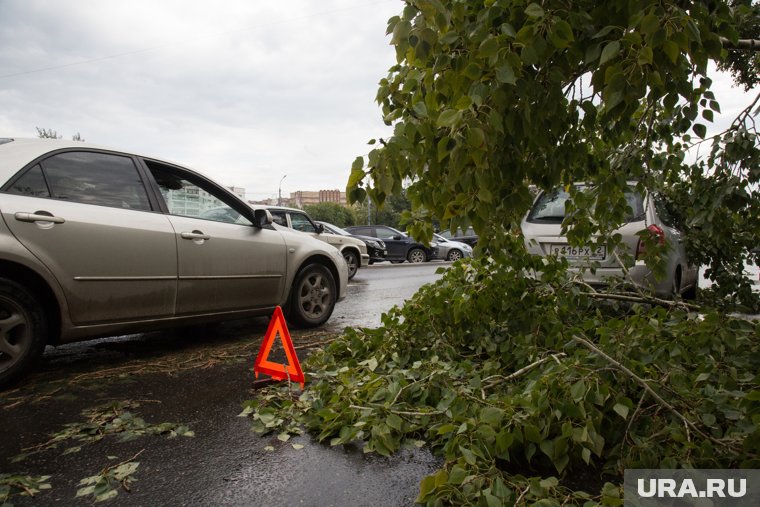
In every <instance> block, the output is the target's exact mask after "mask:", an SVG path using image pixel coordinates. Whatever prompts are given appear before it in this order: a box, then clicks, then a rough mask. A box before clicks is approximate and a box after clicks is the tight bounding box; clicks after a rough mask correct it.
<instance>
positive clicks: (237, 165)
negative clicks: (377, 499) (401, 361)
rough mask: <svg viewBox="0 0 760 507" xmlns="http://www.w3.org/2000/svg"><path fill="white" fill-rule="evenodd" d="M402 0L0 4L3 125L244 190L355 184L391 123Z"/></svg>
mask: <svg viewBox="0 0 760 507" xmlns="http://www.w3.org/2000/svg"><path fill="white" fill-rule="evenodd" d="M402 7H403V4H402V3H401V2H400V1H399V0H320V1H318V2H317V1H313V0H311V1H309V0H289V1H288V2H273V1H266V2H264V1H250V0H225V1H224V2H196V1H187V0H129V1H123V0H119V1H117V0H72V1H69V2H60V1H55V0H0V48H1V49H0V137H36V135H37V133H36V129H35V127H42V128H51V129H54V130H56V131H57V132H58V133H59V134H60V135H62V136H63V137H65V138H68V139H70V138H71V136H72V135H73V134H75V133H77V132H80V133H81V135H82V137H83V138H84V139H85V140H87V141H88V142H93V143H97V144H102V145H107V146H113V147H117V148H120V149H125V150H133V151H137V152H140V153H144V154H148V155H154V156H157V157H161V158H166V159H169V160H172V161H176V162H179V163H182V164H184V165H187V166H190V167H192V168H194V169H198V170H200V171H202V172H204V173H206V174H208V175H210V176H212V177H214V178H215V179H217V180H218V181H220V182H221V183H224V184H226V185H236V186H242V187H245V188H246V190H247V197H248V198H249V199H262V198H267V197H275V196H276V195H277V191H278V185H279V183H280V179H281V178H282V177H283V176H284V175H287V177H286V178H285V179H284V180H283V181H282V190H283V195H286V194H289V192H293V191H296V190H319V189H328V188H340V189H345V186H346V182H347V179H348V173H349V170H350V167H351V163H352V162H353V160H354V158H355V157H356V156H358V155H363V154H366V153H367V152H368V151H369V149H370V146H368V145H367V141H369V140H370V139H372V138H375V137H378V136H384V135H387V134H388V133H389V130H388V127H386V126H385V125H384V124H383V122H382V119H381V113H380V109H379V107H378V106H377V105H376V103H375V101H374V98H375V94H376V92H377V83H378V81H379V80H380V79H381V78H383V77H385V75H386V73H387V70H388V68H389V67H391V66H392V65H393V64H394V63H395V57H394V52H393V49H392V47H391V46H389V45H388V43H389V40H390V39H389V38H388V37H386V35H385V29H386V25H387V21H388V18H390V17H391V16H394V15H397V14H399V13H400V12H401V9H402Z"/></svg>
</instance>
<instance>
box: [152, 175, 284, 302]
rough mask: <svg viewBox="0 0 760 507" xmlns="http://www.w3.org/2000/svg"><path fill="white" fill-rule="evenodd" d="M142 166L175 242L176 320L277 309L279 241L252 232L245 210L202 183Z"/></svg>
mask: <svg viewBox="0 0 760 507" xmlns="http://www.w3.org/2000/svg"><path fill="white" fill-rule="evenodd" d="M145 163H146V166H147V167H148V169H149V171H150V172H151V174H152V175H153V177H154V179H155V181H156V183H157V185H158V188H159V189H160V193H161V195H162V197H163V200H164V202H165V203H166V207H167V211H168V213H169V220H170V221H171V224H172V226H173V227H174V231H175V233H176V237H177V257H178V265H179V268H178V274H179V286H178V292H177V309H176V313H177V315H200V314H206V313H217V312H233V311H242V310H250V309H261V308H270V307H274V306H276V305H277V304H279V303H280V302H281V301H282V298H283V294H284V293H285V291H286V287H285V280H286V269H287V256H288V252H287V247H286V245H285V241H284V239H283V237H282V235H281V234H280V233H279V232H277V231H276V230H274V229H270V228H260V227H254V226H253V224H251V222H250V221H249V220H248V219H247V218H245V217H244V216H243V214H242V213H241V206H246V205H245V204H244V203H242V202H240V201H238V200H237V199H236V198H234V197H233V196H231V195H229V194H227V193H226V192H224V191H223V190H222V189H221V188H219V187H218V186H217V185H215V184H214V183H212V182H210V181H208V180H206V179H205V178H203V177H201V176H199V175H197V174H195V173H192V172H190V171H185V170H182V169H180V168H176V167H173V166H169V165H166V164H161V163H158V162H154V161H148V160H146V161H145ZM236 208H237V209H236Z"/></svg>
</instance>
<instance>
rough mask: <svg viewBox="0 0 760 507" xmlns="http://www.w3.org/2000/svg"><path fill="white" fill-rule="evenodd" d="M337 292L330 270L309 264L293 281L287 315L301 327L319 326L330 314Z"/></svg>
mask: <svg viewBox="0 0 760 507" xmlns="http://www.w3.org/2000/svg"><path fill="white" fill-rule="evenodd" d="M337 293H338V291H337V289H336V287H335V279H334V278H333V276H332V274H331V273H330V270H329V269H327V268H326V267H325V266H323V265H322V264H309V265H308V266H306V267H304V268H303V269H302V270H301V271H299V273H298V275H297V276H296V280H295V282H294V283H293V289H292V290H291V292H290V301H289V303H290V304H289V305H288V317H289V318H290V319H291V320H292V321H293V322H294V323H295V324H296V325H298V326H301V327H316V326H320V325H322V324H324V323H325V322H327V319H329V318H330V315H332V312H333V310H334V309H335V303H336V301H337Z"/></svg>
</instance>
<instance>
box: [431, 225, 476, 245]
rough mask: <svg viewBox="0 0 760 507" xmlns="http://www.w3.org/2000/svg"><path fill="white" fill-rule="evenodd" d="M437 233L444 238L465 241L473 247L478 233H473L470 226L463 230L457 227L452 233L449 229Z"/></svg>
mask: <svg viewBox="0 0 760 507" xmlns="http://www.w3.org/2000/svg"><path fill="white" fill-rule="evenodd" d="M438 234H440V235H441V236H443V237H444V238H446V239H451V240H454V241H459V242H460V243H467V244H468V245H470V246H471V247H473V248H474V247H475V245H477V244H478V235H477V234H475V231H474V230H473V228H472V227H468V228H467V230H466V231H463V230H462V229H457V230H456V231H454V234H452V233H451V231H450V230H448V229H446V230H443V231H440V232H439V233H438Z"/></svg>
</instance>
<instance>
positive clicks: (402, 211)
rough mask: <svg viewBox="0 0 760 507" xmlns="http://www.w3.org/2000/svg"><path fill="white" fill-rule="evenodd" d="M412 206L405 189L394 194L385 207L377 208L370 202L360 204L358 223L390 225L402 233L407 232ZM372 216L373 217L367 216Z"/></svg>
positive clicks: (357, 214) (357, 212)
mask: <svg viewBox="0 0 760 507" xmlns="http://www.w3.org/2000/svg"><path fill="white" fill-rule="evenodd" d="M411 209H412V205H411V203H410V202H409V199H408V198H407V196H406V190H404V189H403V188H402V189H401V191H400V192H398V193H395V194H392V195H390V196H389V197H388V200H387V201H386V202H385V203H384V204H383V206H375V205H373V204H372V203H370V202H369V200H367V201H365V202H363V203H360V205H359V206H358V207H357V210H356V216H357V221H358V223H360V224H369V223H371V224H381V225H389V226H391V227H393V228H395V229H399V230H401V231H403V230H406V224H407V222H408V220H409V216H410V212H411ZM368 214H371V215H372V216H371V217H368V216H367V215H368Z"/></svg>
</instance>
